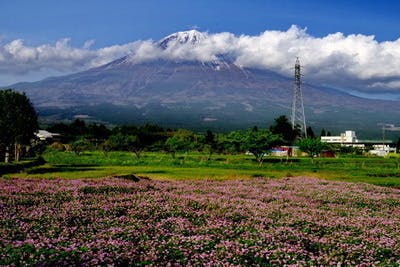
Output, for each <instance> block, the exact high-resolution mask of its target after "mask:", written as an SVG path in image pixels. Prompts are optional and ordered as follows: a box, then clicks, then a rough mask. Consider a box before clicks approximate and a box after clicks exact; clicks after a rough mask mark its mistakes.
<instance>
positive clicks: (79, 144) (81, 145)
mask: <svg viewBox="0 0 400 267" xmlns="http://www.w3.org/2000/svg"><path fill="white" fill-rule="evenodd" d="M89 149H91V144H90V142H89V141H87V140H86V139H79V140H77V141H75V142H73V143H72V144H71V150H72V151H74V152H75V153H76V154H77V155H80V154H82V152H83V151H85V150H89Z"/></svg>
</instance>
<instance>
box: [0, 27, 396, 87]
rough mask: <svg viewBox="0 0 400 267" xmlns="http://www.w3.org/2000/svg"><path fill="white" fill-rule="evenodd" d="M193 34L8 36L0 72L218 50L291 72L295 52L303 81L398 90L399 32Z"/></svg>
mask: <svg viewBox="0 0 400 267" xmlns="http://www.w3.org/2000/svg"><path fill="white" fill-rule="evenodd" d="M194 35H196V38H195V40H194V42H183V41H182V38H183V37H184V38H186V36H178V37H176V36H175V37H174V38H175V39H173V40H172V41H170V42H169V45H168V46H167V47H160V45H159V42H154V41H152V40H146V41H137V42H132V43H128V44H123V45H115V46H110V47H104V48H100V49H92V48H91V47H92V44H93V42H92V41H88V42H86V43H85V44H84V45H83V46H82V47H72V46H71V44H70V42H69V39H63V40H59V41H57V42H56V43H54V44H44V45H40V46H37V47H32V46H27V45H25V44H24V42H23V41H22V40H14V41H12V42H9V43H7V44H4V45H2V46H0V78H1V77H4V76H6V75H8V76H15V77H16V76H18V77H21V78H23V77H24V76H26V77H28V76H29V75H32V73H38V76H40V75H42V74H43V73H46V72H50V73H51V72H57V73H60V74H62V73H71V72H75V71H80V70H84V69H87V68H90V67H96V66H100V65H102V64H105V63H108V62H110V61H112V60H114V59H117V58H119V57H122V56H124V55H127V54H130V60H131V62H132V63H140V62H143V61H149V60H154V59H159V58H164V59H174V60H201V61H205V62H206V61H214V60H217V59H218V56H219V55H224V56H226V57H229V58H231V59H232V60H234V62H235V63H236V64H237V65H239V66H242V67H251V68H261V69H269V70H274V71H277V72H279V73H281V74H284V75H287V76H291V74H292V72H293V70H292V67H293V65H294V61H295V59H296V57H300V60H301V63H302V65H303V66H304V68H303V72H304V75H305V80H306V81H309V82H318V83H322V84H327V85H331V86H337V87H342V88H345V87H350V88H353V89H354V88H355V89H358V90H370V91H376V90H382V89H384V90H400V38H399V39H397V40H394V41H385V42H378V41H377V40H376V39H375V37H374V36H366V35H362V34H352V35H347V36H346V35H344V34H342V33H333V34H329V35H327V36H324V37H314V36H311V35H309V34H308V33H307V31H306V29H301V28H299V27H297V26H292V27H291V28H290V29H288V30H287V31H271V30H268V31H265V32H263V33H260V34H259V35H256V36H250V35H240V36H237V35H234V34H232V33H228V32H223V33H215V34H210V33H199V32H196V31H191V32H190V33H189V37H188V38H194V37H193V36H194ZM167 38H168V37H167ZM180 38H181V39H180ZM185 40H186V39H185ZM40 78H42V77H40ZM0 84H1V80H0Z"/></svg>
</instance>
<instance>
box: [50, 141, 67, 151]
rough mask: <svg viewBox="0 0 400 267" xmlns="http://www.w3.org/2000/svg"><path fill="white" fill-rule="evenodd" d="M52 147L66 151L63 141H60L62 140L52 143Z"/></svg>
mask: <svg viewBox="0 0 400 267" xmlns="http://www.w3.org/2000/svg"><path fill="white" fill-rule="evenodd" d="M50 147H51V148H52V149H55V150H57V151H65V150H66V147H65V145H64V144H62V143H60V142H54V143H52V144H51V145H50Z"/></svg>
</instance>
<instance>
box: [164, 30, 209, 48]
mask: <svg viewBox="0 0 400 267" xmlns="http://www.w3.org/2000/svg"><path fill="white" fill-rule="evenodd" d="M206 38H207V34H206V33H203V32H199V31H196V30H190V31H183V32H176V33H173V34H171V35H168V36H167V37H165V38H163V39H161V40H160V41H159V42H158V46H159V47H161V48H162V49H167V48H171V47H172V48H173V47H176V46H180V45H182V44H190V45H197V44H199V43H200V42H201V41H202V40H204V39H206Z"/></svg>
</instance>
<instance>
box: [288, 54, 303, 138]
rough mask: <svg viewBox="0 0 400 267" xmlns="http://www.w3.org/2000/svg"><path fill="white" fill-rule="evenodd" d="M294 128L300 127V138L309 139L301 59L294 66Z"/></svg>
mask: <svg viewBox="0 0 400 267" xmlns="http://www.w3.org/2000/svg"><path fill="white" fill-rule="evenodd" d="M291 122H292V128H293V129H295V128H297V127H299V130H300V136H301V137H305V138H307V127H306V117H305V116H304V105H303V93H302V92H301V66H300V61H299V58H297V59H296V64H295V65H294V91H293V102H292V116H291Z"/></svg>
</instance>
